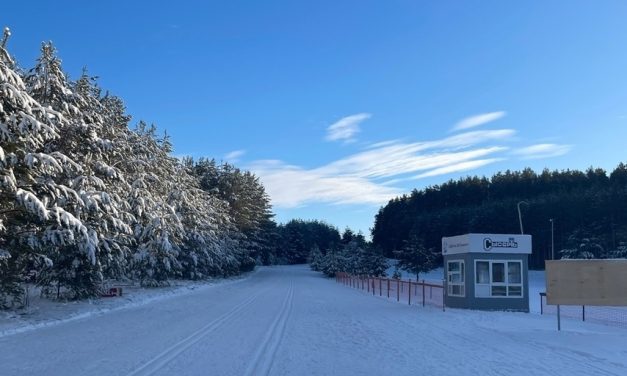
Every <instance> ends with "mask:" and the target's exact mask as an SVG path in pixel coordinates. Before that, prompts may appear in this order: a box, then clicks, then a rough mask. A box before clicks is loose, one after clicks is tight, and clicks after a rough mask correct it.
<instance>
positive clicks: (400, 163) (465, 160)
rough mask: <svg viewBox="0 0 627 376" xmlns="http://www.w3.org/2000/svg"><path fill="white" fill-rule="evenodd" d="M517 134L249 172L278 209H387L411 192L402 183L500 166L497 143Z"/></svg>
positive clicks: (384, 146) (466, 136)
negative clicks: (387, 204)
mask: <svg viewBox="0 0 627 376" xmlns="http://www.w3.org/2000/svg"><path fill="white" fill-rule="evenodd" d="M515 133H516V132H515V131H514V130H511V129H498V130H486V131H472V132H466V133H462V134H457V135H454V136H451V137H446V138H443V139H439V140H432V141H424V142H401V141H398V140H395V141H386V142H380V143H377V144H374V145H370V146H369V147H367V148H366V149H365V150H362V151H361V152H358V153H355V154H352V155H349V156H347V157H345V158H342V159H339V160H336V161H333V162H330V163H328V164H326V165H323V166H319V167H315V168H310V169H305V168H302V167H299V166H294V165H289V164H287V163H284V162H283V161H278V160H263V161H257V162H254V163H253V164H252V165H250V166H248V168H249V169H250V170H252V171H253V172H254V173H255V174H257V175H258V176H259V177H260V178H261V180H262V182H263V184H264V186H265V187H266V190H267V191H268V194H269V195H270V197H272V202H273V204H274V205H275V206H276V207H280V208H294V207H298V206H302V205H306V204H309V203H314V202H316V203H326V204H369V205H381V204H384V203H385V202H387V201H388V200H389V199H391V198H393V197H395V196H398V195H400V194H402V192H403V191H405V190H406V189H403V188H400V187H397V186H395V184H396V183H398V182H400V181H406V180H415V179H421V178H426V177H432V176H437V175H444V174H448V173H453V172H459V171H467V170H472V169H474V168H478V167H481V166H485V165H487V164H490V163H495V162H498V161H499V160H501V158H499V157H497V156H496V154H499V153H503V152H504V151H506V150H508V147H505V146H500V145H494V143H496V142H499V143H500V142H506V141H507V140H509V139H511V138H512V137H513V136H514V135H515ZM486 144H488V145H486ZM490 144H491V145H490ZM488 156H492V157H489V158H488ZM416 173H419V174H417V175H416ZM412 174H414V175H412Z"/></svg>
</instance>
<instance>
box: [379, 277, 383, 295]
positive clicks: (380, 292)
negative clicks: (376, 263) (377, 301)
mask: <svg viewBox="0 0 627 376" xmlns="http://www.w3.org/2000/svg"><path fill="white" fill-rule="evenodd" d="M381 284H382V281H381V278H379V296H383V289H382V288H381V286H382V285H381Z"/></svg>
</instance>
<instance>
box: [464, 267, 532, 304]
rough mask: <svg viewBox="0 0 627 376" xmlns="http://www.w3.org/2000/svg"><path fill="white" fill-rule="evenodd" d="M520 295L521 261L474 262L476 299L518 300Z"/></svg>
mask: <svg viewBox="0 0 627 376" xmlns="http://www.w3.org/2000/svg"><path fill="white" fill-rule="evenodd" d="M522 295H523V294H522V261H505V260H476V261H475V296H476V297H478V298H489V297H514V298H518V297H522Z"/></svg>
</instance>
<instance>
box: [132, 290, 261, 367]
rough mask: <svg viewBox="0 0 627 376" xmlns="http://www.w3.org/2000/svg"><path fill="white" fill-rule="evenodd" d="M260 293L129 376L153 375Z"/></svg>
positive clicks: (234, 314)
mask: <svg viewBox="0 0 627 376" xmlns="http://www.w3.org/2000/svg"><path fill="white" fill-rule="evenodd" d="M259 295H261V292H258V293H257V294H255V295H253V296H251V297H250V298H248V299H246V300H244V301H242V302H241V303H239V304H237V305H236V306H235V307H233V308H232V309H231V310H229V311H228V312H226V313H224V314H223V315H222V316H220V317H218V318H217V319H215V320H213V321H211V322H210V323H208V324H207V325H205V326H203V327H202V328H200V329H198V330H197V331H195V332H194V333H192V334H191V335H189V336H187V337H186V338H184V339H182V340H181V341H179V342H177V343H175V344H174V345H172V346H170V347H169V348H167V349H166V350H164V351H163V352H161V353H160V354H159V355H157V356H155V357H154V358H152V359H151V360H149V361H148V362H146V363H144V364H143V365H142V366H141V367H139V368H137V369H136V370H134V371H132V372H131V373H129V374H128V376H136V375H152V374H153V373H155V372H157V371H159V370H160V369H161V368H163V367H164V366H165V365H166V364H168V363H169V362H171V361H172V360H173V359H174V358H176V357H177V356H179V355H180V354H181V353H182V352H183V351H185V350H187V349H188V348H190V347H191V346H193V345H194V344H196V343H197V342H198V341H200V340H201V339H203V338H204V337H205V336H206V335H207V334H209V333H211V332H213V331H214V330H216V329H218V328H219V327H220V326H222V324H224V323H225V322H226V321H228V320H230V319H232V318H233V317H235V316H236V315H237V314H238V313H240V312H241V311H242V310H244V308H246V307H247V306H249V305H251V304H252V303H253V302H254V301H255V300H256V299H257V297H259Z"/></svg>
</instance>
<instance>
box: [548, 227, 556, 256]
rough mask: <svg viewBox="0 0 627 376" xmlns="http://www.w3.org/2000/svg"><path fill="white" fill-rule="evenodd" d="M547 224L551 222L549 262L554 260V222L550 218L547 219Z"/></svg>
mask: <svg viewBox="0 0 627 376" xmlns="http://www.w3.org/2000/svg"><path fill="white" fill-rule="evenodd" d="M549 222H551V260H555V242H554V239H555V238H554V237H553V224H554V222H555V221H554V219H553V218H551V219H549Z"/></svg>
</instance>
